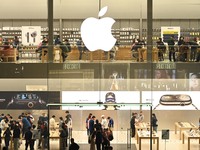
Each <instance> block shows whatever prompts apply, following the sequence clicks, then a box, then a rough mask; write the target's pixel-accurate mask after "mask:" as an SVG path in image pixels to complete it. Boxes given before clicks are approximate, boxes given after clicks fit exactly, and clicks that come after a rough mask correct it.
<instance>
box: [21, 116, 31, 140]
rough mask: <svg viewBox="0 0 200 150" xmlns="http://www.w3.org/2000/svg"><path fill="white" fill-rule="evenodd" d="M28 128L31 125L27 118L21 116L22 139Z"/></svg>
mask: <svg viewBox="0 0 200 150" xmlns="http://www.w3.org/2000/svg"><path fill="white" fill-rule="evenodd" d="M29 128H31V124H30V122H29V121H28V119H27V117H26V116H23V117H22V137H23V136H24V134H25V133H26V132H27V131H28V130H29Z"/></svg>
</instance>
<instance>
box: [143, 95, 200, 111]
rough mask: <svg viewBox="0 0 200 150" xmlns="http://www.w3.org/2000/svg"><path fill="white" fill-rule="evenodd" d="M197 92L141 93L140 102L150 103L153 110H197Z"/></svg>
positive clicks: (199, 107)
mask: <svg viewBox="0 0 200 150" xmlns="http://www.w3.org/2000/svg"><path fill="white" fill-rule="evenodd" d="M199 94H200V92H199V91H198V92H197V91H193V92H191V91H143V92H142V102H143V103H145V102H147V101H148V102H149V101H152V103H153V106H152V108H153V109H154V110H199V109H200V103H199V98H198V97H199Z"/></svg>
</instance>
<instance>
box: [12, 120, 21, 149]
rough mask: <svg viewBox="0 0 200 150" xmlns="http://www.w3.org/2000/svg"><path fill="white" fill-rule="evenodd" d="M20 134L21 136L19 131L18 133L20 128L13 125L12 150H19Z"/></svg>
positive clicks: (17, 125)
mask: <svg viewBox="0 0 200 150" xmlns="http://www.w3.org/2000/svg"><path fill="white" fill-rule="evenodd" d="M20 134H21V131H20V128H19V124H18V123H16V124H15V125H14V129H13V141H14V150H18V149H19V139H20Z"/></svg>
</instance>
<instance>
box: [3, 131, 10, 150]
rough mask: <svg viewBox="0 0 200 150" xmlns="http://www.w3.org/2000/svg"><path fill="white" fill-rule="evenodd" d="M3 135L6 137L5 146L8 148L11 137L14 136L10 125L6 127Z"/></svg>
mask: <svg viewBox="0 0 200 150" xmlns="http://www.w3.org/2000/svg"><path fill="white" fill-rule="evenodd" d="M3 135H4V137H5V146H6V148H7V149H8V147H9V143H10V139H11V136H12V133H11V132H10V128H9V127H8V128H6V130H5V132H4V134H3Z"/></svg>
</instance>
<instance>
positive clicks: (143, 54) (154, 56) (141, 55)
mask: <svg viewBox="0 0 200 150" xmlns="http://www.w3.org/2000/svg"><path fill="white" fill-rule="evenodd" d="M151 53H152V61H153V62H154V61H155V62H158V49H157V48H155V47H154V48H153V49H152V51H151ZM138 57H139V62H141V61H144V60H147V48H146V47H144V48H139V49H138ZM141 58H142V59H141Z"/></svg>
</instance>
